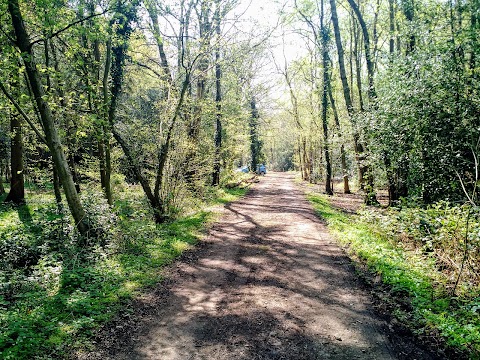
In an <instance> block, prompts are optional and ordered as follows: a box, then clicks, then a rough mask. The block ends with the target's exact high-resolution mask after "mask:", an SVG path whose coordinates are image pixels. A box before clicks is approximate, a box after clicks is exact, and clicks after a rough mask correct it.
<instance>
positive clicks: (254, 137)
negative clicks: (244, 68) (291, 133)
mask: <svg viewBox="0 0 480 360" xmlns="http://www.w3.org/2000/svg"><path fill="white" fill-rule="evenodd" d="M250 111H251V113H250V121H249V127H250V153H251V155H252V159H251V162H250V166H251V167H250V170H251V171H253V172H255V171H257V165H258V163H259V158H260V144H259V141H258V117H259V115H258V109H257V101H256V100H255V97H254V96H252V98H251V100H250ZM300 151H301V150H300Z"/></svg>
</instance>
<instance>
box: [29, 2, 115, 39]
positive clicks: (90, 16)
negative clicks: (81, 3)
mask: <svg viewBox="0 0 480 360" xmlns="http://www.w3.org/2000/svg"><path fill="white" fill-rule="evenodd" d="M109 11H110V9H106V10H104V11H102V12H101V13H97V14H91V15H88V16H87V17H84V18H83V19H79V20H77V21H74V22H73V23H70V24H68V25H67V26H65V27H64V28H62V29H60V30H57V31H55V32H54V33H52V34H50V35H49V36H48V37H47V39H51V38H54V37H56V36H58V35H60V34H61V33H62V32H64V31H67V30H68V29H70V28H71V27H73V26H75V25H77V24H80V23H82V22H84V21H87V20H90V19H91V18H94V17H97V16H101V15H103V14H105V13H107V12H109ZM42 41H45V39H37V40H35V41H32V42H31V43H30V45H29V48H32V46H33V45H35V44H38V43H39V42H42Z"/></svg>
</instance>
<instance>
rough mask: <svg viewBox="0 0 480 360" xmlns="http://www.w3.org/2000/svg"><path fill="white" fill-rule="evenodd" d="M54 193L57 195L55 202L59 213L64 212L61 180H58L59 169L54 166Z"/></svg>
mask: <svg viewBox="0 0 480 360" xmlns="http://www.w3.org/2000/svg"><path fill="white" fill-rule="evenodd" d="M52 175H53V192H54V194H55V202H56V203H57V208H58V210H59V211H63V204H62V192H61V190H60V180H59V178H58V172H57V168H56V167H55V164H54V165H53V174H52Z"/></svg>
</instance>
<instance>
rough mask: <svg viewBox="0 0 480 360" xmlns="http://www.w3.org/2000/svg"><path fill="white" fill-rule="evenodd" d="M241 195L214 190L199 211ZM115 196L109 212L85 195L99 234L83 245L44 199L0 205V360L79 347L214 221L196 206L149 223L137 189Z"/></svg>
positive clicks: (99, 199) (101, 202) (50, 201)
mask: <svg viewBox="0 0 480 360" xmlns="http://www.w3.org/2000/svg"><path fill="white" fill-rule="evenodd" d="M244 193H245V190H238V189H229V190H223V189H221V188H218V189H216V190H215V191H214V192H213V190H212V196H211V198H210V200H209V202H208V204H207V203H203V206H204V207H205V206H206V205H209V204H212V205H213V204H220V203H225V202H227V201H231V200H234V199H236V198H238V197H239V196H241V195H243V194H244ZM122 194H123V196H122V198H121V199H119V200H118V201H116V203H115V205H114V208H113V210H114V211H113V214H114V215H112V212H111V211H110V210H109V209H108V208H107V207H106V205H105V201H104V200H103V197H102V196H100V194H95V192H94V191H91V192H90V193H89V194H87V195H84V197H83V201H84V202H85V203H86V204H88V206H87V209H89V216H90V217H91V218H92V219H94V220H95V222H96V223H97V224H98V229H97V230H99V229H101V234H102V235H101V237H100V238H98V237H97V238H95V239H90V240H91V241H90V242H89V243H88V247H83V248H79V247H78V246H77V245H76V244H77V241H76V238H75V237H76V236H77V235H76V232H74V231H73V226H72V225H71V220H70V219H69V218H68V216H66V215H65V214H62V213H59V212H58V211H57V209H56V207H55V206H54V202H53V199H52V197H51V196H47V195H45V194H39V195H37V196H35V197H34V198H30V200H29V205H28V206H27V205H25V206H21V207H11V206H9V205H5V204H2V205H0V225H1V226H0V251H1V252H2V253H1V255H2V256H1V257H0V259H1V264H0V265H1V266H0V357H1V358H2V359H27V358H28V359H35V358H37V359H41V358H49V357H52V356H54V357H63V356H67V354H68V353H69V352H71V351H74V350H75V349H78V348H80V347H83V346H85V344H87V343H88V339H89V337H90V336H91V335H92V334H93V331H94V330H95V329H97V328H98V327H99V326H100V325H101V324H103V323H104V322H106V321H108V320H109V319H111V318H112V316H113V315H114V314H115V313H116V311H118V310H119V309H120V308H124V307H126V306H128V300H129V299H131V298H132V297H134V296H135V295H136V294H138V292H139V291H140V290H141V289H144V288H145V287H147V286H153V285H155V284H156V283H158V282H159V281H161V279H162V275H161V272H162V268H163V267H164V266H165V265H167V264H169V263H171V262H172V261H173V260H174V259H175V258H176V257H178V256H179V255H180V254H181V253H182V252H184V251H185V250H187V249H190V248H191V247H192V246H193V245H194V244H195V243H196V242H197V241H198V239H199V238H200V237H201V235H202V231H203V229H204V228H205V226H206V225H207V224H208V223H209V222H211V221H212V220H213V213H212V212H211V211H206V210H200V209H198V210H197V211H195V212H192V213H191V214H190V215H187V216H183V217H179V219H178V220H176V221H174V222H172V223H169V224H164V225H155V224H154V223H153V221H152V217H151V214H150V210H149V209H148V207H146V206H145V199H143V197H142V193H141V191H140V190H139V189H138V187H129V188H128V191H126V192H124V193H122ZM97 232H98V231H97ZM93 240H95V241H93Z"/></svg>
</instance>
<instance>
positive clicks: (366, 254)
mask: <svg viewBox="0 0 480 360" xmlns="http://www.w3.org/2000/svg"><path fill="white" fill-rule="evenodd" d="M308 198H309V200H310V202H311V203H312V204H313V206H314V208H315V210H316V211H317V213H318V215H319V216H320V217H322V218H324V219H325V220H326V222H327V224H328V227H329V229H330V231H331V232H332V233H333V234H334V235H335V236H336V238H337V239H338V241H339V242H340V243H341V244H342V245H343V246H345V247H347V249H348V250H349V251H350V253H351V254H352V255H353V256H355V257H356V258H357V259H359V261H360V262H361V263H363V264H365V265H366V266H367V267H368V269H369V271H370V272H371V273H372V274H373V275H376V276H380V277H381V279H382V282H383V283H384V284H386V285H387V288H388V289H389V291H390V293H389V294H388V295H389V297H391V298H393V303H394V304H395V305H394V315H395V316H396V317H397V318H398V319H399V320H400V321H401V322H402V323H404V324H406V325H407V326H408V327H409V328H410V329H412V331H413V332H414V333H416V334H417V335H420V336H424V337H425V338H428V337H430V336H432V335H434V334H438V335H440V336H441V337H442V338H443V339H444V342H445V344H446V345H447V346H448V347H449V349H450V350H451V351H453V352H455V351H457V352H459V353H461V354H462V355H466V356H467V357H469V358H471V359H479V358H480V317H479V313H480V298H479V297H478V295H479V293H478V289H476V290H474V289H473V288H472V289H471V291H470V293H465V294H464V295H463V296H455V297H452V296H450V294H449V293H448V291H447V289H446V288H445V286H444V281H443V280H442V274H441V273H440V272H439V271H438V268H437V267H436V266H435V262H434V260H433V258H431V257H429V256H428V255H426V254H425V253H424V252H422V251H418V249H406V248H404V247H403V246H401V243H399V241H398V239H394V238H392V237H391V236H389V234H388V233H387V232H386V231H385V226H382V224H372V223H371V222H368V221H366V220H365V219H364V218H363V217H362V216H359V215H355V216H351V215H346V214H345V213H342V212H340V211H338V210H336V209H334V208H332V206H331V205H330V203H329V201H328V199H327V198H326V197H325V196H322V195H317V194H310V195H309V196H308Z"/></svg>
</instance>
